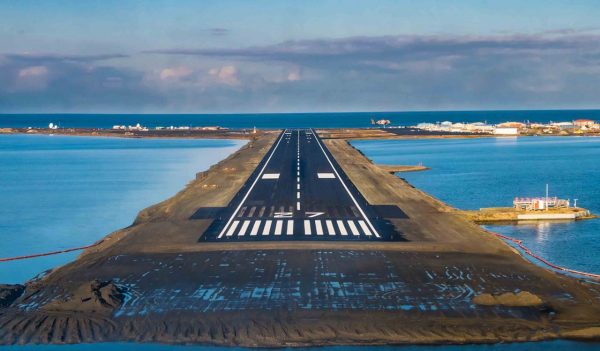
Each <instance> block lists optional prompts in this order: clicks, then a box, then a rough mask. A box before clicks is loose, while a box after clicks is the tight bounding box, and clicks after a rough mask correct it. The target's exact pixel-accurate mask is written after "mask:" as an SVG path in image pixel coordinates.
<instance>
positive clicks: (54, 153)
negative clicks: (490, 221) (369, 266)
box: [0, 135, 600, 351]
mask: <svg viewBox="0 0 600 351" xmlns="http://www.w3.org/2000/svg"><path fill="white" fill-rule="evenodd" d="M354 144H355V145H356V146H357V147H359V148H360V149H361V150H362V151H363V152H365V153H366V154H367V156H369V157H371V158H373V159H375V160H376V161H377V162H382V163H389V164H415V163H418V162H423V163H424V164H425V165H427V166H430V167H432V170H430V171H427V172H422V173H407V174H404V175H403V176H404V177H406V178H407V179H408V180H409V181H411V182H412V183H413V184H415V185H416V186H418V187H420V188H422V189H423V190H425V191H428V192H430V193H432V194H433V195H435V196H438V197H440V198H441V199H442V200H444V201H447V202H449V203H451V204H453V205H455V206H458V207H463V208H477V207H483V206H496V205H499V204H509V203H510V201H511V200H512V197H513V196H514V195H524V196H525V195H538V194H540V193H541V192H542V191H543V188H544V184H545V183H546V182H548V183H550V184H551V189H554V190H556V192H555V193H556V194H557V195H560V196H567V197H570V198H573V197H574V196H577V197H578V198H579V199H580V200H579V201H580V202H581V204H582V205H583V206H586V207H588V208H590V209H592V210H593V211H594V212H597V213H600V204H599V201H598V198H599V197H598V195H600V194H598V191H599V190H598V187H597V185H596V180H597V179H600V178H599V177H600V173H599V172H600V168H599V166H598V165H597V163H596V162H595V160H597V159H598V156H600V149H599V148H600V139H593V138H519V139H507V138H502V139H500V138H498V139H496V138H490V139H465V140H460V139H457V140H448V139H446V140H412V141H403V140H396V141H360V142H355V143H354ZM240 146H241V142H234V141H227V140H214V141H211V140H158V139H142V140H140V139H112V138H90V137H62V136H31V135H10V136H0V166H1V170H2V171H1V172H0V194H2V196H0V238H1V240H2V242H3V245H0V257H5V256H11V255H19V254H28V253H30V252H43V251H48V250H55V249H61V248H66V247H71V246H78V245H85V244H88V243H90V242H92V241H94V240H97V239H98V238H100V237H102V236H104V235H105V234H106V233H108V232H110V231H112V230H115V229H118V228H121V227H123V226H126V225H128V224H130V223H131V221H132V220H133V218H134V217H135V215H136V213H137V212H138V211H139V210H140V209H142V208H144V207H146V206H148V205H150V204H152V203H155V202H157V201H160V200H162V199H165V198H166V197H168V196H170V195H172V194H174V193H175V192H176V191H178V190H179V189H180V188H181V187H182V186H183V185H184V184H185V183H186V182H187V181H189V180H191V179H192V178H193V177H194V174H195V173H196V172H198V171H200V170H202V169H205V168H207V167H208V166H209V165H210V164H212V163H215V162H217V161H218V160H220V159H222V158H224V157H225V156H226V155H227V154H229V153H231V152H233V151H234V150H235V149H237V148H239V147H240ZM515 193H517V194H515ZM527 228H529V229H527ZM539 228H540V227H539V226H534V227H519V228H516V227H510V226H504V227H497V228H494V230H497V231H501V230H504V231H505V233H507V234H509V235H514V236H518V235H521V237H524V238H525V239H526V240H528V242H533V243H540V245H538V246H536V247H538V248H539V249H540V250H542V249H543V250H545V251H544V255H546V256H545V257H547V258H549V259H551V260H554V261H557V262H559V260H560V261H561V262H562V263H563V264H565V265H568V266H571V267H575V268H580V269H589V270H594V269H595V270H596V271H597V272H598V271H600V269H598V263H595V262H594V261H595V258H594V257H593V253H594V252H597V249H598V245H597V244H596V243H595V242H594V237H595V235H594V234H595V233H598V229H599V228H598V221H595V220H594V221H586V222H577V223H568V224H551V225H548V226H543V227H542V228H546V229H544V230H543V231H542V232H543V233H544V234H543V235H540V234H539V233H540V229H539ZM540 238H541V239H540ZM567 238H568V240H567ZM75 255H76V254H66V255H59V256H51V257H48V258H42V259H35V260H32V261H20V262H13V263H9V264H0V282H10V281H13V282H21V281H23V280H25V279H27V278H29V277H31V276H32V275H34V274H36V273H38V272H39V271H40V270H43V269H45V268H50V267H52V266H55V265H57V264H63V263H66V262H68V261H70V260H72V259H73V258H74V257H75ZM599 347H600V346H598V344H591V343H579V342H570V341H553V342H542V343H519V344H498V345H467V346H435V347H429V346H398V347H392V346H390V347H327V348H320V349H327V350H332V351H334V350H335V351H337V350H344V351H345V350H356V351H364V350H371V349H373V350H379V351H381V350H402V351H404V350H411V351H412V350H414V351H426V350H427V351H428V350H449V351H452V350H458V351H471V350H479V349H484V350H485V349H492V350H502V351H508V350H544V351H547V350H565V349H578V350H595V349H598V348H599ZM107 348H111V349H114V350H174V351H175V350H186V349H192V350H218V351H224V350H235V351H241V350H248V349H241V348H223V347H199V346H166V345H157V344H130V343H104V344H93V345H90V344H83V345H55V346H47V345H40V346H35V345H31V346H10V347H4V349H6V350H44V351H45V350H54V349H65V350H74V351H77V350H105V349H107ZM294 350H297V349H294ZM303 350H304V349H303Z"/></svg>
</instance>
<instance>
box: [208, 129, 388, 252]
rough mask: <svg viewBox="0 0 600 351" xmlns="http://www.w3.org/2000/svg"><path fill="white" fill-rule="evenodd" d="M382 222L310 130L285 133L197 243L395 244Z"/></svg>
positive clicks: (372, 207) (286, 131) (290, 130)
mask: <svg viewBox="0 0 600 351" xmlns="http://www.w3.org/2000/svg"><path fill="white" fill-rule="evenodd" d="M382 222H383V219H382V218H380V217H379V216H378V213H377V209H375V206H370V205H369V204H368V203H367V202H366V201H365V200H364V198H363V197H362V196H361V194H360V193H359V192H358V191H357V190H356V188H355V187H354V186H353V185H352V183H351V182H350V180H349V179H348V178H347V177H346V175H345V174H344V172H343V171H342V169H341V168H340V167H339V165H338V164H337V163H336V162H335V160H334V159H333V157H332V156H331V154H330V153H329V151H328V150H327V149H326V147H325V146H324V145H323V143H322V141H321V140H320V138H319V137H318V135H316V133H315V132H314V131H313V130H312V129H293V130H292V129H288V130H285V131H283V132H282V133H281V135H280V136H279V137H278V139H277V140H276V142H275V143H274V145H273V146H272V148H271V150H270V151H269V152H268V153H267V155H266V156H265V158H264V159H263V160H262V162H261V163H260V164H259V166H258V167H257V170H256V171H255V172H254V173H253V174H252V176H251V177H250V178H249V179H248V181H247V182H246V185H245V186H244V187H242V189H241V190H240V192H239V194H238V196H236V197H235V198H234V199H233V200H232V202H231V203H230V205H229V207H228V208H226V209H224V210H222V211H220V213H219V215H218V217H217V218H216V219H215V221H214V222H213V224H212V225H211V226H210V227H209V228H208V230H207V231H206V232H205V233H204V235H202V237H201V238H200V240H201V241H235V240H242V241H247V240H252V241H256V240H398V239H399V238H397V235H394V234H395V233H390V231H389V229H388V228H387V227H389V226H385V225H383V226H382V225H381V224H382Z"/></svg>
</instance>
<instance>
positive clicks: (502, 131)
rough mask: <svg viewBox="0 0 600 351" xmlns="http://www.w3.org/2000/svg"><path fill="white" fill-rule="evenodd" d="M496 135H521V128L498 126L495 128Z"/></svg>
mask: <svg viewBox="0 0 600 351" xmlns="http://www.w3.org/2000/svg"><path fill="white" fill-rule="evenodd" d="M494 134H496V135H519V128H506V127H505V128H502V127H501V128H498V127H496V129H494Z"/></svg>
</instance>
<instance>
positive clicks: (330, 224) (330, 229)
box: [325, 220, 335, 235]
mask: <svg viewBox="0 0 600 351" xmlns="http://www.w3.org/2000/svg"><path fill="white" fill-rule="evenodd" d="M325 224H326V225H327V232H328V233H329V235H335V228H333V222H331V221H330V220H326V221H325Z"/></svg>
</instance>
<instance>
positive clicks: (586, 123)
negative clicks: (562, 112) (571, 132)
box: [573, 119, 596, 128]
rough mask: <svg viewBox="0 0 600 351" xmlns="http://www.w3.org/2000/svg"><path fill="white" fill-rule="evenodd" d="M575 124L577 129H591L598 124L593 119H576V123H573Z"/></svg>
mask: <svg viewBox="0 0 600 351" xmlns="http://www.w3.org/2000/svg"><path fill="white" fill-rule="evenodd" d="M573 124H574V125H575V127H579V128H581V127H586V128H591V127H592V126H593V125H594V124H596V122H595V121H593V120H591V119H576V120H575V121H573Z"/></svg>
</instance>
